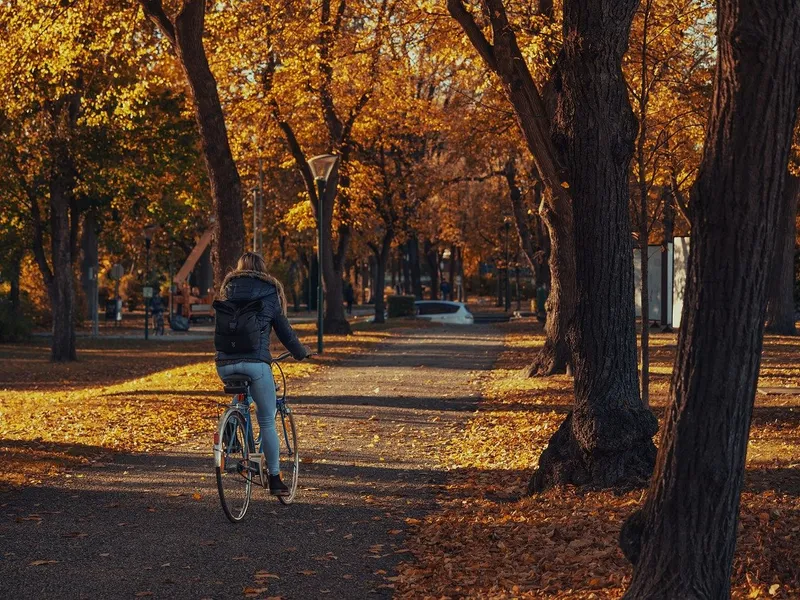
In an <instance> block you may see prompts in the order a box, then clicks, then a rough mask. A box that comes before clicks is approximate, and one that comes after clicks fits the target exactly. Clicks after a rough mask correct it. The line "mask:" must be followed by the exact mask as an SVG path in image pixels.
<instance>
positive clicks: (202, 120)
mask: <svg viewBox="0 0 800 600" xmlns="http://www.w3.org/2000/svg"><path fill="white" fill-rule="evenodd" d="M139 2H140V4H141V5H142V7H143V8H144V11H145V14H146V15H147V16H148V17H149V18H150V20H151V21H153V22H154V23H155V24H156V25H157V26H158V28H159V29H160V30H161V33H163V34H164V36H165V37H166V38H167V39H168V40H169V41H170V42H171V43H172V47H173V49H174V51H175V55H176V56H177V58H178V62H179V63H180V65H181V67H182V69H183V72H184V75H185V76H186V81H187V83H188V84H189V89H190V90H191V92H192V102H193V105H194V112H195V119H196V121H197V126H198V129H199V131H200V139H201V146H202V150H203V157H204V159H205V162H206V167H207V170H208V177H209V181H210V182H211V194H212V198H213V201H214V202H213V204H214V216H215V220H214V223H213V228H214V244H213V246H212V260H213V264H214V286H215V288H217V289H218V288H219V286H220V284H221V283H222V280H223V279H224V277H225V274H226V273H227V272H228V271H230V270H232V269H233V268H234V267H235V266H236V261H237V260H238V259H239V256H241V254H242V251H243V249H244V237H245V232H244V217H243V215H242V184H241V181H240V179H239V171H238V170H237V169H236V163H235V162H234V160H233V155H232V153H231V148H230V144H229V142H228V131H227V129H226V127H225V116H224V114H223V112H222V105H221V103H220V100H219V93H218V92H217V81H216V79H214V74H213V73H212V72H211V68H210V67H209V65H208V59H207V58H206V52H205V48H204V47H203V28H204V21H205V10H206V9H205V5H206V3H205V0H184V1H183V5H182V8H181V10H180V11H179V12H178V13H177V14H176V15H175V17H174V18H173V19H170V18H169V17H167V15H166V13H165V12H164V9H163V7H162V3H161V0H139Z"/></svg>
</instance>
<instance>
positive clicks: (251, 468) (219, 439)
mask: <svg viewBox="0 0 800 600" xmlns="http://www.w3.org/2000/svg"><path fill="white" fill-rule="evenodd" d="M289 356H291V353H289V352H284V353H283V354H281V355H280V356H279V357H278V358H275V359H273V360H272V363H271V366H272V367H277V368H278V373H279V379H280V382H276V384H275V391H276V394H277V402H276V409H275V421H276V423H275V426H276V429H277V431H278V439H279V442H280V471H281V474H282V477H283V482H284V483H285V484H286V487H288V488H289V494H288V495H287V496H278V497H277V498H278V500H280V502H281V503H282V504H286V505H288V504H291V503H292V502H293V501H294V498H295V495H296V493H297V480H298V472H299V469H300V457H299V455H298V453H297V429H296V428H295V423H294V416H293V414H292V409H291V407H289V405H288V404H287V403H286V374H285V373H284V372H283V369H282V368H281V365H280V363H281V361H283V360H285V359H286V358H288V357H289ZM273 377H274V372H273ZM222 383H223V386H224V387H223V389H224V390H225V393H228V394H233V398H232V400H231V403H230V404H229V405H221V406H225V407H226V408H225V412H224V413H223V414H222V417H221V418H220V420H219V426H218V428H217V431H216V432H215V433H214V467H215V472H216V478H217V490H218V491H219V499H220V502H221V503H222V510H223V512H224V513H225V516H226V517H228V519H229V520H230V521H232V522H233V523H238V522H239V521H241V520H242V519H243V518H244V516H245V513H246V512H247V508H248V507H249V505H250V496H251V494H252V487H253V483H254V482H256V483H259V484H261V486H262V487H263V488H265V489H266V488H267V487H268V486H269V482H268V479H267V474H268V473H267V468H266V460H265V457H264V455H263V454H262V453H261V452H256V448H258V447H259V442H260V438H261V436H260V433H261V432H260V431H259V432H258V433H255V431H254V421H255V427H257V426H258V421H257V420H255V419H253V418H252V417H251V415H250V406H251V404H253V398H252V396H251V395H250V383H251V380H250V377H248V376H247V375H231V376H229V377H227V378H225V379H224V380H223V382H222Z"/></svg>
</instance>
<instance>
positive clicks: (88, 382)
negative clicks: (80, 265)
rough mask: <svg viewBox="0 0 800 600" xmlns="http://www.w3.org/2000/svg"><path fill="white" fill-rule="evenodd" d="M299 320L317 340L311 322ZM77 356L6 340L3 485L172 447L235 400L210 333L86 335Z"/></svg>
mask: <svg viewBox="0 0 800 600" xmlns="http://www.w3.org/2000/svg"><path fill="white" fill-rule="evenodd" d="M406 326H407V325H406ZM295 329H296V330H297V331H298V333H299V334H300V336H301V339H303V341H304V342H305V343H307V344H309V345H313V343H314V340H315V339H316V338H315V335H314V330H313V326H312V325H298V326H296V327H295ZM390 331H391V327H388V326H384V327H381V326H374V325H373V326H366V327H362V328H360V330H359V331H357V332H356V335H354V336H348V337H346V336H326V340H325V341H326V351H325V354H324V355H323V356H321V357H317V358H315V359H314V360H313V361H306V362H302V363H296V362H293V361H288V362H286V363H284V369H285V371H286V374H287V376H288V377H289V378H293V377H307V376H309V374H310V373H311V372H312V371H314V370H315V369H317V368H319V367H320V365H324V364H326V363H330V362H333V361H336V360H338V359H339V358H341V357H342V356H344V355H346V354H350V353H353V352H357V351H363V349H364V347H365V346H367V345H369V344H374V343H376V342H378V341H380V340H381V339H383V338H385V337H386V336H387V335H390ZM282 350H283V349H282V347H278V346H276V347H275V348H274V353H275V354H277V353H279V352H281V351H282ZM78 357H79V360H78V361H77V362H75V363H68V364H53V363H51V362H50V361H49V347H48V346H47V345H46V341H45V340H39V341H34V342H32V343H29V344H4V345H0V364H2V365H3V366H2V369H0V490H2V489H4V488H6V489H7V488H10V487H13V486H21V485H29V484H36V483H38V482H41V481H42V480H43V479H44V478H45V477H48V476H52V475H55V474H57V473H60V472H63V471H64V470H65V469H70V468H73V467H75V466H78V465H85V464H89V463H92V462H95V461H103V460H105V459H106V458H107V456H108V455H109V453H111V452H117V451H137V452H138V451H145V450H148V451H158V450H165V449H167V448H168V447H169V446H171V445H173V444H175V443H179V442H182V441H186V440H189V439H192V438H193V437H194V436H197V435H205V434H207V433H208V432H209V431H212V430H213V428H214V423H215V421H216V419H217V418H218V417H219V414H220V412H221V409H220V407H219V403H221V402H227V398H226V397H225V396H224V394H223V393H222V386H221V385H220V382H219V378H218V377H217V374H216V371H215V369H214V364H213V344H212V342H211V340H210V339H209V340H203V341H180V340H179V339H178V340H177V341H166V340H152V341H150V342H145V341H144V340H141V339H131V338H124V339H119V338H118V339H112V338H103V337H100V338H98V339H91V338H79V340H78Z"/></svg>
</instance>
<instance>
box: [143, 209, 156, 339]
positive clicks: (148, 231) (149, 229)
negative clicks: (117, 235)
mask: <svg viewBox="0 0 800 600" xmlns="http://www.w3.org/2000/svg"><path fill="white" fill-rule="evenodd" d="M156 229H158V225H147V226H146V227H145V228H144V249H145V253H144V286H142V287H143V288H144V289H143V291H142V296H143V297H144V339H148V335H149V333H150V331H149V330H150V314H149V313H150V298H151V297H152V293H151V294H150V295H148V294H147V293H145V290H147V289H148V288H149V286H148V285H147V284H148V283H150V242H151V241H152V240H153V234H154V233H155V232H156ZM150 291H151V292H152V289H151V290H150Z"/></svg>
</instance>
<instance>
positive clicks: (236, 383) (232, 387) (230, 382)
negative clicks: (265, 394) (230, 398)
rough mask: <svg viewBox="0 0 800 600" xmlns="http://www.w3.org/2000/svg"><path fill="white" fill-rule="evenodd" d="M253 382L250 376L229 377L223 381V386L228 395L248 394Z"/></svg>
mask: <svg viewBox="0 0 800 600" xmlns="http://www.w3.org/2000/svg"><path fill="white" fill-rule="evenodd" d="M252 382H253V380H252V379H250V377H249V376H248V375H229V376H228V377H226V378H225V379H223V380H222V385H223V386H224V388H223V389H224V390H225V393H226V394H246V393H247V388H248V387H249V386H250V384H251V383H252Z"/></svg>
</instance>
